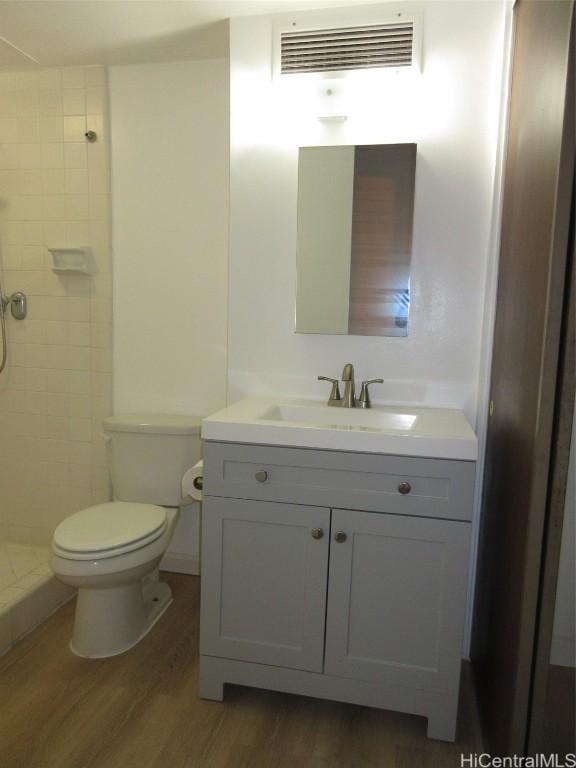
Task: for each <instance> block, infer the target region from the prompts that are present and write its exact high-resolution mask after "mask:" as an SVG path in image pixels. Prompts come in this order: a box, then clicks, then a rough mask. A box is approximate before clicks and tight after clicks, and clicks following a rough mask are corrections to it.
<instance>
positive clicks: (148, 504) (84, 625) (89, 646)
mask: <svg viewBox="0 0 576 768" xmlns="http://www.w3.org/2000/svg"><path fill="white" fill-rule="evenodd" d="M104 432H105V440H106V443H107V447H108V459H109V464H110V470H111V476H112V485H113V489H114V498H115V500H114V501H112V502H108V503H105V504H98V505H96V506H93V507H87V508H86V509H82V510H80V511H79V512H76V513H74V514H73V515H71V516H70V517H68V518H66V519H65V520H63V521H62V522H61V523H60V525H58V527H57V528H56V530H55V532H54V538H53V540H52V569H53V571H54V574H55V576H56V577H57V578H58V579H59V580H60V581H62V582H64V583H65V584H68V585H70V586H73V587H76V588H77V589H78V599H77V603H76V614H75V617H74V631H73V635H72V640H71V641H70V648H71V650H72V651H73V652H74V653H75V654H76V655H78V656H83V657H86V658H106V657H108V656H116V655H118V654H120V653H124V652H125V651H127V650H129V649H130V648H132V647H133V646H134V645H136V643H138V642H139V641H140V640H141V639H142V638H143V637H144V636H145V635H146V634H147V633H148V632H149V631H150V630H151V629H152V627H153V626H154V624H155V623H156V622H157V621H158V619H159V618H160V617H161V616H162V614H163V613H164V611H165V610H166V609H167V608H168V606H169V605H170V603H171V602H172V593H171V591H170V587H169V586H168V585H167V584H165V583H163V582H161V581H160V580H159V577H158V566H159V564H160V561H161V559H162V556H163V554H164V553H165V551H166V549H167V547H168V544H169V543H170V539H171V538H172V534H173V532H174V528H175V527H176V523H177V521H178V516H179V514H180V507H181V505H183V504H184V503H188V502H189V500H188V502H185V500H184V499H183V498H182V490H181V479H182V475H183V474H184V471H185V470H186V469H187V468H188V467H190V466H192V465H193V464H195V463H196V462H197V461H198V459H199V458H200V436H199V432H200V419H199V418H198V417H195V416H161V415H145V416H143V415H133V414H131V415H127V416H114V417H109V418H108V419H105V420H104Z"/></svg>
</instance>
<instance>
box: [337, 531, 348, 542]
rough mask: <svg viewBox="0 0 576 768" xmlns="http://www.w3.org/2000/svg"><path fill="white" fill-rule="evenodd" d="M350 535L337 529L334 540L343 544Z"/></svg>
mask: <svg viewBox="0 0 576 768" xmlns="http://www.w3.org/2000/svg"><path fill="white" fill-rule="evenodd" d="M347 538H348V536H347V535H346V534H345V533H344V531H336V533H335V534H334V541H337V542H338V544H343V543H344V542H345V541H346V539H347Z"/></svg>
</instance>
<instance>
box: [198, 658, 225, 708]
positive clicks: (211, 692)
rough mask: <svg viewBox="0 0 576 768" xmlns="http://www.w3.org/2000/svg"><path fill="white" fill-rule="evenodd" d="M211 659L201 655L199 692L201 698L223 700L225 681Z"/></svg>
mask: <svg viewBox="0 0 576 768" xmlns="http://www.w3.org/2000/svg"><path fill="white" fill-rule="evenodd" d="M210 661H211V659H209V658H203V657H202V656H200V673H199V680H198V693H199V696H200V698H201V699H211V700H212V701H222V700H223V699H224V681H223V680H222V677H221V676H220V675H219V674H218V672H217V671H216V670H215V669H214V667H213V665H212V664H211V663H210Z"/></svg>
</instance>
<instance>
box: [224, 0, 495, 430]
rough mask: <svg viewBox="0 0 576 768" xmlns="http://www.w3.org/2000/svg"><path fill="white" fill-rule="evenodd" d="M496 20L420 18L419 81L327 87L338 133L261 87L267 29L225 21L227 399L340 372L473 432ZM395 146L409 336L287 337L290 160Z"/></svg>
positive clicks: (310, 107)
mask: <svg viewBox="0 0 576 768" xmlns="http://www.w3.org/2000/svg"><path fill="white" fill-rule="evenodd" d="M400 7H401V6H398V8H400ZM406 7H407V6H404V8H406ZM415 7H416V6H413V5H412V4H410V8H415ZM380 8H381V11H382V13H383V14H386V15H387V14H389V13H390V12H391V11H395V10H397V8H396V7H395V6H392V5H390V4H386V5H383V6H381V7H380ZM504 11H505V9H504V5H503V4H502V3H499V2H466V3H461V2H434V3H426V4H424V5H423V6H422V23H423V30H422V31H423V71H422V74H421V75H418V76H416V77H413V78H410V77H409V76H408V77H406V76H391V74H390V73H389V72H384V73H383V75H382V76H379V75H376V76H374V75H372V76H366V77H364V78H357V79H356V80H355V81H354V83H353V88H351V89H349V91H348V93H347V92H346V89H347V88H348V87H349V86H348V85H347V81H343V82H341V83H336V90H337V92H336V94H335V95H336V97H337V99H338V109H337V110H335V111H338V112H341V111H343V109H344V110H345V109H348V120H347V121H346V123H344V124H332V125H330V124H328V125H327V124H325V123H324V124H323V123H320V122H319V121H318V120H317V115H318V114H322V113H326V111H330V107H329V105H327V97H324V98H323V100H322V98H319V94H320V93H321V82H316V83H314V84H313V85H312V86H304V85H302V84H299V83H298V81H297V80H291V79H290V78H284V81H285V82H283V83H282V84H279V83H278V81H275V80H273V79H272V77H271V59H270V52H271V50H272V45H273V43H272V29H273V23H274V22H275V21H276V19H277V18H278V17H276V18H275V17H252V18H242V19H233V20H232V21H231V25H230V46H231V48H230V62H231V160H230V162H231V165H230V172H231V197H230V208H231V215H230V303H229V313H230V319H229V328H230V331H229V391H230V396H231V399H233V400H234V399H237V398H239V397H240V396H242V395H243V394H246V393H250V392H259V393H266V392H271V393H283V394H292V395H297V396H312V397H323V396H324V395H326V394H327V393H326V392H325V391H324V389H323V388H322V386H321V385H319V383H318V382H317V381H316V376H317V374H324V375H327V376H336V375H338V374H339V373H340V371H341V368H342V366H343V364H344V363H345V362H347V361H351V362H353V363H355V365H356V369H357V376H358V378H360V377H362V378H368V377H372V376H379V375H381V376H383V377H384V378H385V379H386V384H385V385H384V386H383V387H380V388H375V389H374V397H375V399H383V400H387V401H398V402H406V401H408V402H416V403H431V404H435V405H444V406H452V407H458V408H464V409H465V411H466V412H467V414H468V416H469V418H470V419H471V421H472V423H473V424H474V422H475V418H476V404H477V395H478V392H477V389H478V378H479V360H480V345H481V334H482V318H483V311H484V302H485V293H484V286H485V280H486V270H487V263H488V257H489V250H490V232H491V222H492V203H493V190H494V171H495V160H496V145H497V138H498V127H499V108H500V88H501V78H502V45H503V34H504ZM284 18H286V17H284ZM332 18H333V19H337V18H338V16H337V13H336V12H335V13H334V15H333V16H332ZM289 81H290V82H289ZM339 91H342V93H340V92H339ZM332 98H334V97H332ZM322 101H323V103H322ZM346 102H347V103H348V106H347V107H346V106H345V107H342V105H346ZM396 141H401V142H410V141H415V142H417V143H418V160H417V171H416V201H415V217H414V222H415V224H414V226H415V230H414V247H413V262H412V274H411V278H412V279H411V292H412V302H413V303H412V311H411V318H410V334H409V336H408V337H407V338H380V337H379V338H376V337H352V336H347V337H337V336H306V335H300V334H298V335H296V334H295V333H294V286H295V276H296V270H295V265H296V257H295V253H296V198H297V158H298V146H299V145H306V144H309V145H314V144H316V145H318V144H354V143H388V142H396Z"/></svg>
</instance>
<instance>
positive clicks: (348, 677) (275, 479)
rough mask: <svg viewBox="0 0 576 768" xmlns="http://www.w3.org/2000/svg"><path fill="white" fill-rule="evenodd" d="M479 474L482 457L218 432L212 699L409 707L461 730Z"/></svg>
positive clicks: (208, 690) (207, 684)
mask: <svg viewBox="0 0 576 768" xmlns="http://www.w3.org/2000/svg"><path fill="white" fill-rule="evenodd" d="M473 477H474V463H473V462H461V461H445V460H429V459H425V460H423V459H412V458H405V457H390V456H378V455H368V454H345V453H342V452H332V451H316V450H302V449H290V448H277V447H270V446H267V447H263V446H254V445H241V444H226V443H217V442H209V441H208V442H206V443H205V449H204V489H205V490H204V502H203V539H202V542H203V544H202V545H203V549H202V612H201V641H200V642H201V645H200V652H201V664H200V693H201V695H202V696H203V697H206V698H213V699H222V696H223V685H224V684H225V683H237V684H241V685H252V686H256V687H263V688H271V689H275V690H282V691H288V692H291V693H302V694H304V695H308V696H318V697H321V698H330V699H337V700H341V701H348V702H353V703H357V704H365V705H368V706H377V707H382V708H387V709H396V710H399V711H403V712H412V713H415V714H420V715H424V716H426V717H427V718H428V734H429V735H430V736H433V737H436V738H441V739H446V740H453V739H454V736H455V726H456V715H457V704H458V689H459V677H460V661H461V649H462V648H461V646H462V634H463V623H464V611H465V601H466V584H467V569H468V546H469V535H470V522H469V521H470V516H471V509H472V493H473ZM305 499H307V500H308V501H309V503H307V504H304V503H302V502H303V501H304V500H305ZM339 499H340V500H342V499H344V501H345V504H342V503H340V504H339V503H338V500H339ZM352 500H355V501H356V504H355V508H351V507H352V505H351V504H350V502H351V501H352ZM344 507H347V508H344Z"/></svg>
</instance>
